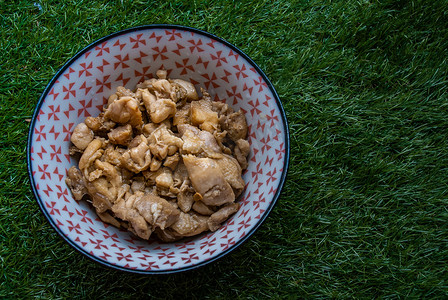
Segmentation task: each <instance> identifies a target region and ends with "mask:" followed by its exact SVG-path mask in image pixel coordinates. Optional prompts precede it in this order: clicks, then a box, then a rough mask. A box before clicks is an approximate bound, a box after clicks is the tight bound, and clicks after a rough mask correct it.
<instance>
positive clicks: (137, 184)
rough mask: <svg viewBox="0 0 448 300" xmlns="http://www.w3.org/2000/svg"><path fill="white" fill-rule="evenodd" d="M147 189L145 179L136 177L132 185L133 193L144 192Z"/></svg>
mask: <svg viewBox="0 0 448 300" xmlns="http://www.w3.org/2000/svg"><path fill="white" fill-rule="evenodd" d="M145 188H146V184H145V178H144V177H134V178H133V180H132V183H131V191H132V192H133V193H136V192H143V191H144V190H145Z"/></svg>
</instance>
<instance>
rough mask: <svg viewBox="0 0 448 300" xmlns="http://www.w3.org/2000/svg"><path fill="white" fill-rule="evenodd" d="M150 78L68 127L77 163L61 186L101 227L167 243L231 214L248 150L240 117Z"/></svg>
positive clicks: (161, 78) (181, 86)
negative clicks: (85, 204) (87, 205)
mask: <svg viewBox="0 0 448 300" xmlns="http://www.w3.org/2000/svg"><path fill="white" fill-rule="evenodd" d="M156 75H157V79H156V78H153V79H150V80H146V81H144V82H142V83H140V84H138V85H137V89H136V90H135V91H134V92H133V91H131V90H129V89H126V88H124V87H118V88H117V91H116V92H115V93H114V94H113V95H111V96H110V97H109V99H108V103H107V105H106V106H105V107H104V109H103V112H102V113H101V114H100V115H99V116H98V117H87V118H86V119H85V121H84V122H83V123H80V124H78V125H77V126H76V127H75V129H74V131H73V134H72V136H71V141H72V143H73V145H72V146H71V148H70V154H71V155H72V156H78V158H79V163H78V167H75V166H73V167H71V168H70V169H69V170H68V174H67V177H66V179H65V181H66V183H67V185H68V187H69V188H70V190H71V192H72V194H73V196H74V198H75V199H76V200H81V199H83V198H84V199H86V200H88V201H91V203H92V204H93V207H94V208H95V210H96V212H97V214H98V216H99V217H100V218H101V220H103V221H104V222H106V223H109V224H112V225H114V226H116V227H119V228H127V229H128V230H130V231H131V232H133V233H134V234H136V235H137V236H139V237H140V238H143V239H148V238H149V237H150V236H151V234H152V233H155V234H156V235H157V236H158V237H159V238H160V239H161V240H163V241H167V242H170V241H175V240H178V239H180V238H183V237H189V236H193V235H197V234H199V233H201V232H204V231H207V230H211V231H215V230H217V229H218V228H219V227H220V225H221V223H222V222H224V221H225V220H227V219H228V218H229V217H230V216H231V215H232V214H234V213H235V212H236V211H238V209H239V204H238V203H236V202H235V199H236V198H237V197H238V196H239V195H240V194H241V192H242V191H243V189H244V185H245V183H244V180H243V179H242V177H241V173H242V170H244V169H246V168H247V155H248V153H249V143H248V141H247V140H246V136H247V124H246V119H245V117H244V114H243V113H242V112H241V110H240V111H238V112H234V111H233V110H232V108H231V107H229V106H228V105H227V104H224V103H221V102H216V101H212V100H211V98H210V95H209V94H208V93H207V92H206V91H205V90H204V89H201V94H202V98H200V99H199V96H198V93H197V92H196V89H195V87H194V85H193V84H192V83H190V82H188V81H184V80H180V79H167V77H166V76H167V73H166V71H164V70H159V71H157V74H156Z"/></svg>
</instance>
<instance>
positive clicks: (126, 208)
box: [112, 195, 153, 239]
mask: <svg viewBox="0 0 448 300" xmlns="http://www.w3.org/2000/svg"><path fill="white" fill-rule="evenodd" d="M136 197H137V196H136V195H132V196H130V197H129V199H128V200H127V201H125V200H120V201H118V202H116V203H115V204H114V205H113V206H112V211H113V212H114V214H115V215H116V216H117V217H118V218H120V219H122V220H124V221H128V222H129V223H130V224H131V226H132V228H133V229H134V231H135V233H136V234H137V236H139V237H141V238H142V239H149V237H150V235H151V233H152V231H153V229H152V226H149V224H148V223H147V222H146V220H145V218H144V217H143V216H142V215H140V213H139V212H138V211H137V209H135V208H133V207H132V204H134V202H135V198H136ZM128 202H129V203H128Z"/></svg>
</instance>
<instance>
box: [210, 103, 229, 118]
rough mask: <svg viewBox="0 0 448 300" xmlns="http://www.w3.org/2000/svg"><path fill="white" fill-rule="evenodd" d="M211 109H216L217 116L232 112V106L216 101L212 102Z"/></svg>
mask: <svg viewBox="0 0 448 300" xmlns="http://www.w3.org/2000/svg"><path fill="white" fill-rule="evenodd" d="M212 109H213V111H216V112H217V113H218V117H221V116H223V115H224V116H225V115H228V114H231V113H233V109H232V107H230V106H229V105H228V104H226V103H222V102H217V101H213V102H212Z"/></svg>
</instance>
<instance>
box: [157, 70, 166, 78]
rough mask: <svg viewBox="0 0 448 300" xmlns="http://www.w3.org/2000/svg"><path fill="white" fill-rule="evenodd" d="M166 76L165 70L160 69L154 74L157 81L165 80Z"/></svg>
mask: <svg viewBox="0 0 448 300" xmlns="http://www.w3.org/2000/svg"><path fill="white" fill-rule="evenodd" d="M167 74H168V73H167V71H166V70H162V69H160V70H157V72H156V76H157V77H158V78H159V79H166V75H167Z"/></svg>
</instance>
